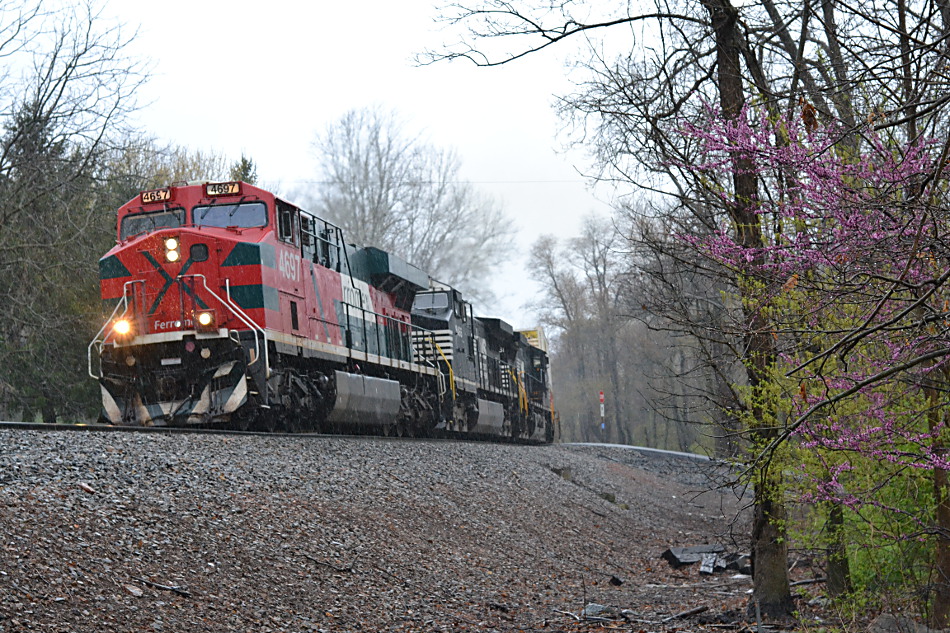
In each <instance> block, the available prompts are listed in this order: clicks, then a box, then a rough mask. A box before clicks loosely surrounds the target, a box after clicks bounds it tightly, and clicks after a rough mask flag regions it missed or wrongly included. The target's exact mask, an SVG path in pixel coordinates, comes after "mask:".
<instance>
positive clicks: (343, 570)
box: [303, 554, 353, 574]
mask: <svg viewBox="0 0 950 633" xmlns="http://www.w3.org/2000/svg"><path fill="white" fill-rule="evenodd" d="M303 557H304V558H306V559H307V560H309V561H310V562H311V563H316V564H317V565H322V566H324V567H329V568H330V569H332V570H333V571H335V572H339V573H341V574H343V573H347V574H349V573H352V572H353V565H350V566H349V567H337V566H336V565H333V564H331V563H327V562H325V561H322V560H318V559H316V558H314V557H313V556H310V555H309V554H303Z"/></svg>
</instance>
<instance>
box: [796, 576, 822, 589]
mask: <svg viewBox="0 0 950 633" xmlns="http://www.w3.org/2000/svg"><path fill="white" fill-rule="evenodd" d="M825 580H827V579H826V578H823V577H821V576H819V577H818V578H806V579H805V580H796V581H795V582H791V583H789V584H788V586H789V587H798V586H799V585H816V584H818V583H820V582H825Z"/></svg>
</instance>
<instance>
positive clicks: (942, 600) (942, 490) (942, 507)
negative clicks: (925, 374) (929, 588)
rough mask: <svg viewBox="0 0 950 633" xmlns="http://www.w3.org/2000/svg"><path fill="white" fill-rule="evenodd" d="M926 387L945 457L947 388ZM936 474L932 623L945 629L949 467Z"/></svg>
mask: <svg viewBox="0 0 950 633" xmlns="http://www.w3.org/2000/svg"><path fill="white" fill-rule="evenodd" d="M934 373H937V372H934ZM939 373H940V375H942V376H943V381H944V383H947V382H950V375H948V374H950V372H948V370H946V369H944V370H942V371H941V372H939ZM941 386H942V387H945V386H946V385H941ZM926 391H927V396H928V400H929V401H930V402H929V404H930V411H929V414H928V418H929V419H928V422H929V426H930V432H931V433H935V434H936V437H935V439H934V447H933V452H934V454H935V455H936V456H937V457H938V458H942V459H946V458H947V456H948V455H950V450H948V448H947V446H946V442H945V441H944V439H943V435H944V431H942V430H941V422H942V421H943V419H942V417H943V416H942V415H941V413H940V412H941V409H942V407H941V406H940V405H941V396H940V393H941V392H943V391H944V390H943V389H937V388H935V386H934V385H932V384H928V385H927V387H926ZM933 478H934V480H933V481H934V499H935V501H936V504H937V508H936V512H935V513H934V514H935V517H934V519H935V521H936V523H937V525H936V528H937V529H936V530H935V531H936V534H937V542H936V543H935V548H936V552H935V556H934V558H935V560H934V576H935V577H934V581H933V585H934V598H933V607H932V613H931V623H930V624H931V626H932V627H934V628H936V629H944V628H947V627H948V626H950V477H948V472H947V471H946V470H944V469H942V468H934V472H933Z"/></svg>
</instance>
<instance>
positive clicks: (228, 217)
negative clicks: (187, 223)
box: [192, 202, 267, 229]
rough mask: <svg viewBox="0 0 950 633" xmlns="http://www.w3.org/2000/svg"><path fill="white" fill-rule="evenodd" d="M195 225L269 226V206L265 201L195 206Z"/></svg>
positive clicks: (193, 212)
mask: <svg viewBox="0 0 950 633" xmlns="http://www.w3.org/2000/svg"><path fill="white" fill-rule="evenodd" d="M192 217H193V218H194V223H195V226H221V227H227V226H235V227H238V228H244V229H248V228H253V227H256V226H267V207H266V206H265V205H264V203H263V202H241V203H237V204H216V205H214V206H203V207H195V208H194V210H193V211H192Z"/></svg>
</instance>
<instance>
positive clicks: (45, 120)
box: [0, 0, 145, 421]
mask: <svg viewBox="0 0 950 633" xmlns="http://www.w3.org/2000/svg"><path fill="white" fill-rule="evenodd" d="M45 6H46V5H45V4H44V3H42V2H40V1H39V0H28V1H23V2H7V3H4V4H3V6H2V7H0V56H2V57H3V59H4V68H5V70H6V72H5V74H4V75H3V76H2V77H0V124H2V126H3V134H2V137H0V198H2V199H3V205H2V206H0V296H2V297H4V299H3V301H0V407H2V408H5V409H6V410H7V411H17V410H19V411H21V412H22V413H23V415H24V416H25V417H32V416H33V415H34V414H35V413H41V414H42V417H43V419H44V420H47V421H54V420H56V419H57V418H58V417H59V416H60V415H62V414H64V413H66V414H73V415H84V414H88V409H87V407H89V406H91V402H92V401H93V400H94V392H93V389H92V388H90V387H88V381H85V380H84V379H83V378H82V374H83V372H82V367H83V361H84V348H85V343H84V341H86V340H88V338H89V336H90V335H91V334H92V333H93V332H89V331H88V330H89V329H90V327H91V326H92V324H93V323H95V321H96V318H95V317H94V316H93V313H98V298H97V294H98V293H97V288H96V284H95V279H96V275H97V272H98V271H97V268H96V259H97V258H98V253H99V252H100V247H101V246H103V245H107V244H108V241H109V239H108V237H107V236H108V235H109V233H108V232H107V231H108V229H107V226H108V225H109V224H110V223H111V219H112V218H111V217H110V214H107V213H105V214H104V213H102V207H100V206H99V205H100V203H101V202H102V198H101V196H102V193H103V192H102V190H101V188H100V186H99V185H100V181H99V176H100V175H101V171H100V168H101V167H102V164H103V160H104V157H105V156H106V155H107V154H108V152H109V150H110V149H111V148H112V147H113V146H114V144H115V142H116V139H121V138H126V137H128V134H129V133H128V129H129V128H128V126H127V116H128V114H129V113H130V112H131V111H132V109H134V107H135V95H136V92H137V88H138V87H139V86H140V85H141V83H142V82H143V80H144V78H145V68H144V67H143V65H142V64H141V63H139V62H136V61H134V60H132V59H129V58H126V57H124V56H123V50H124V48H125V46H126V44H127V42H128V39H127V38H126V37H125V36H124V35H123V34H122V31H121V30H120V28H119V27H118V26H114V25H108V24H105V23H104V22H103V21H102V19H101V17H100V15H99V14H98V13H97V9H96V7H95V6H94V5H92V4H85V3H77V4H68V3H67V4H63V5H60V6H59V8H57V9H55V10H48V9H46V8H45Z"/></svg>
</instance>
